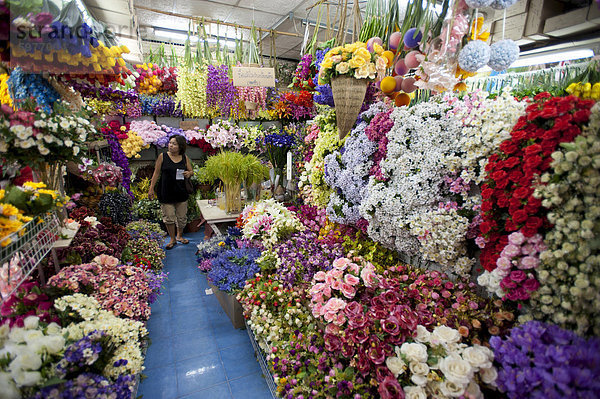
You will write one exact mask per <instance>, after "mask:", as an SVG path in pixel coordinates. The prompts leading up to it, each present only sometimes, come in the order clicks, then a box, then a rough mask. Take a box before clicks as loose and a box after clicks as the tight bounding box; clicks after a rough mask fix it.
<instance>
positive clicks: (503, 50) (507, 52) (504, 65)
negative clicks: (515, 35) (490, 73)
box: [488, 39, 520, 72]
mask: <svg viewBox="0 0 600 399" xmlns="http://www.w3.org/2000/svg"><path fill="white" fill-rule="evenodd" d="M519 51H520V50H519V46H518V45H517V43H515V42H514V41H512V40H510V39H506V40H500V41H499V42H496V43H494V44H492V45H491V46H490V60H489V62H488V66H489V67H490V68H492V69H493V70H494V71H498V72H500V71H504V70H505V69H508V67H510V66H511V64H512V63H513V62H515V61H516V60H517V58H519Z"/></svg>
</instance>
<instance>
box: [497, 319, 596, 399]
mask: <svg viewBox="0 0 600 399" xmlns="http://www.w3.org/2000/svg"><path fill="white" fill-rule="evenodd" d="M490 345H491V347H492V349H493V350H494V356H495V361H496V362H497V363H498V364H499V368H498V378H497V380H496V383H497V384H498V388H499V389H500V391H502V392H505V393H506V394H507V395H508V397H509V398H510V399H516V398H547V399H554V398H556V399H559V398H565V399H571V398H572V399H575V398H579V399H592V398H597V397H598V396H597V395H598V392H600V338H597V337H593V338H589V339H587V340H586V339H585V338H581V337H579V336H578V335H576V334H575V333H574V332H572V331H568V330H564V329H562V328H560V327H558V326H556V325H553V324H545V323H542V322H539V321H530V322H527V323H525V324H523V325H521V326H519V327H515V328H513V329H512V330H511V331H510V335H509V336H508V337H507V338H506V339H505V340H503V339H502V338H500V337H492V338H491V339H490Z"/></svg>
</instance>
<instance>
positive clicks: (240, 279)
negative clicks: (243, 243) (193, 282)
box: [207, 248, 262, 293]
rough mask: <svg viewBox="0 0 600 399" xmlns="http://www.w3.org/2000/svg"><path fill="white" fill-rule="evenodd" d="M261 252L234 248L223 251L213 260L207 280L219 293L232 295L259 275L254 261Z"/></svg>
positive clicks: (258, 268)
mask: <svg viewBox="0 0 600 399" xmlns="http://www.w3.org/2000/svg"><path fill="white" fill-rule="evenodd" d="M261 252H262V251H261V250H260V249H258V248H234V249H229V250H226V251H223V252H222V253H220V254H219V255H218V256H217V257H216V258H215V259H213V261H212V269H211V270H210V271H209V272H208V276H207V278H208V280H209V281H210V282H212V283H213V284H214V285H215V286H217V288H218V289H220V290H221V291H225V292H229V293H232V292H234V291H237V290H241V289H242V288H244V285H246V281H247V280H249V279H251V278H252V277H254V275H255V274H256V273H260V267H259V266H258V265H257V264H256V259H257V258H258V257H259V256H260V255H261Z"/></svg>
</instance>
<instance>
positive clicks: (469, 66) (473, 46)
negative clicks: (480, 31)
mask: <svg viewBox="0 0 600 399" xmlns="http://www.w3.org/2000/svg"><path fill="white" fill-rule="evenodd" d="M489 60H490V46H488V45H487V44H486V43H485V42H482V41H481V40H473V41H470V42H469V43H468V44H467V45H466V46H465V47H463V49H462V50H461V51H460V54H459V55H458V65H460V67H461V68H462V69H464V70H465V71H467V72H476V71H477V70H478V69H479V68H482V67H484V66H485V65H487V63H488V61H489Z"/></svg>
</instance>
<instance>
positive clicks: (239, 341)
mask: <svg viewBox="0 0 600 399" xmlns="http://www.w3.org/2000/svg"><path fill="white" fill-rule="evenodd" d="M227 323H229V325H227V324H225V323H219V324H217V325H216V327H215V325H213V334H214V336H215V339H216V341H217V346H218V347H219V349H224V348H229V347H231V346H237V345H249V346H250V345H252V344H251V342H250V338H249V337H248V333H247V332H246V330H236V329H234V328H233V326H232V325H231V322H230V321H229V320H227Z"/></svg>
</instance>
